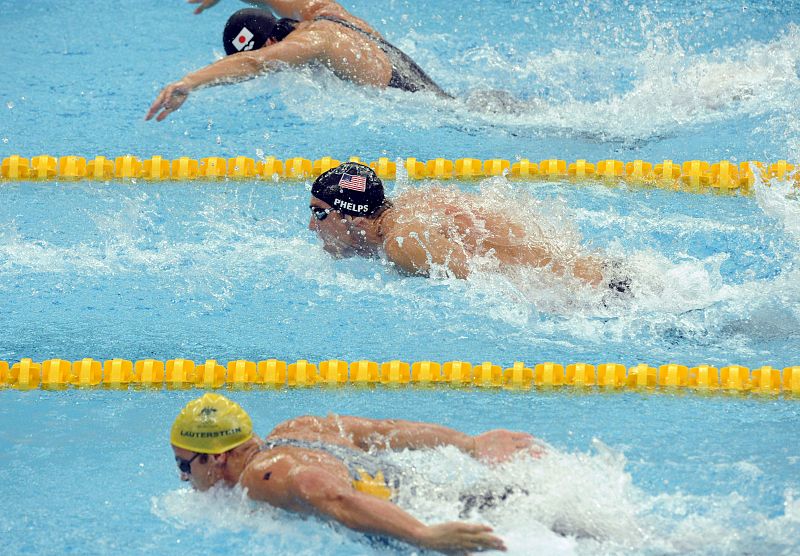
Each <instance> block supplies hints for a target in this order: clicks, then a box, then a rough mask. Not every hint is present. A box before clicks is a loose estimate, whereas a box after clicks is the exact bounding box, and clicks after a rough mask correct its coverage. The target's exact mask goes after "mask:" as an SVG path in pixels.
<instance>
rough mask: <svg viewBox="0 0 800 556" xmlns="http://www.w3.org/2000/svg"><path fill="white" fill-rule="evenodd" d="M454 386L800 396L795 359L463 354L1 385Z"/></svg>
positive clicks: (60, 369) (52, 363)
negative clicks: (722, 363)
mask: <svg viewBox="0 0 800 556" xmlns="http://www.w3.org/2000/svg"><path fill="white" fill-rule="evenodd" d="M376 384H382V385H386V386H403V385H411V386H417V387H419V386H454V387H476V388H505V389H519V390H527V389H530V388H532V387H560V386H572V387H596V388H599V389H601V390H602V389H629V390H636V389H645V390H647V389H650V390H672V389H692V390H698V391H699V390H702V391H716V392H753V393H758V394H781V393H782V394H784V395H786V396H792V395H793V396H800V366H794V367H786V368H785V369H783V371H782V372H781V371H780V370H779V369H774V368H772V367H770V366H763V367H760V368H758V369H755V370H753V371H751V370H750V369H748V368H747V367H742V366H739V365H729V366H726V367H722V368H720V369H718V368H716V367H713V366H711V365H699V366H697V367H692V368H689V367H686V366H684V365H677V364H667V365H661V366H660V367H658V368H656V367H651V366H650V365H647V364H644V363H643V364H639V365H636V366H633V367H629V368H628V367H626V366H625V365H621V364H619V363H603V364H600V365H597V366H595V365H589V364H586V363H574V364H571V365H567V366H566V367H564V366H563V365H561V364H558V363H539V364H537V365H534V366H533V367H528V366H526V365H525V363H523V362H515V363H514V364H513V365H512V366H511V367H509V368H505V369H504V368H503V367H501V366H500V365H495V364H493V363H490V362H484V363H480V364H476V365H472V364H471V363H468V362H465V361H449V362H447V363H443V364H441V363H438V362H435V361H418V362H415V363H407V362H405V361H388V362H385V363H380V364H379V363H377V362H375V361H355V362H352V363H348V362H346V361H339V360H328V361H322V362H320V363H319V364H318V365H315V364H313V363H309V362H308V361H305V360H300V361H297V362H294V363H287V362H286V361H280V360H277V359H267V360H264V361H259V362H255V361H245V360H237V361H229V362H228V364H227V365H225V366H223V365H221V364H219V363H217V361H216V360H213V359H210V360H208V361H206V362H205V363H202V364H197V363H195V362H194V361H191V360H188V359H170V360H169V361H166V362H164V361H158V360H154V359H144V360H141V361H136V362H133V361H128V360H125V359H110V360H107V361H104V362H102V363H101V362H100V361H96V360H94V359H88V358H87V359H82V360H80V361H65V360H63V359H49V360H47V361H43V362H34V361H32V360H31V359H22V360H21V361H19V362H17V363H14V364H13V365H11V366H9V364H8V363H7V362H5V361H0V388H12V389H18V390H31V389H35V388H42V389H46V390H63V389H67V388H105V389H117V390H119V389H127V388H129V387H130V386H133V387H134V388H158V389H160V388H164V387H166V388H167V389H186V388H223V387H225V388H230V389H252V388H284V387H311V386H343V385H362V386H370V385H376Z"/></svg>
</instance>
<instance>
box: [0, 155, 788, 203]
mask: <svg viewBox="0 0 800 556" xmlns="http://www.w3.org/2000/svg"><path fill="white" fill-rule="evenodd" d="M349 160H350V161H354V162H361V160H360V159H359V158H358V157H351V158H350V159H349ZM399 162H400V165H401V167H405V172H406V174H407V175H408V176H409V178H411V179H442V180H446V179H480V178H485V177H490V176H499V175H505V176H507V177H509V178H519V179H527V180H578V181H583V180H592V179H594V180H602V181H606V182H609V181H610V182H620V181H624V182H627V183H629V184H632V185H649V186H656V187H662V188H669V189H680V190H690V191H706V190H710V191H715V192H722V193H737V192H738V193H741V194H748V193H749V192H750V191H751V189H752V186H753V183H754V182H755V176H754V172H758V173H760V174H761V176H762V178H763V179H764V180H765V181H766V180H769V179H781V180H784V179H791V180H794V181H795V183H796V184H800V172H797V171H795V168H796V167H795V165H794V164H790V163H788V162H787V161H785V160H780V161H778V162H775V163H772V164H764V163H762V162H757V161H748V162H742V163H740V164H738V165H737V164H736V163H735V162H731V161H728V160H723V161H720V162H717V163H714V164H711V163H708V162H705V161H702V160H690V161H687V162H683V163H682V164H680V163H676V162H673V161H672V160H664V161H662V162H659V163H657V164H652V163H650V162H645V161H643V160H634V161H632V162H622V161H620V160H601V161H599V162H596V163H594V162H588V161H586V160H577V161H575V162H567V161H566V160H559V159H548V160H540V161H538V162H533V161H530V160H528V159H522V160H518V161H516V162H513V163H512V162H511V161H509V160H503V159H492V160H478V159H476V158H459V159H457V160H455V161H453V160H448V159H444V158H435V159H433V160H427V161H422V160H417V159H416V158H406V159H404V160H399ZM339 163H340V161H339V160H336V159H334V158H331V157H328V156H326V157H323V158H320V159H319V160H314V161H312V160H310V159H307V158H289V159H286V160H279V159H277V158H275V157H266V158H264V159H263V160H255V159H252V158H248V157H244V156H237V157H234V158H228V159H226V158H219V157H208V158H202V159H200V160H195V159H193V158H188V157H182V158H178V159H175V160H168V159H165V158H162V157H160V156H154V157H152V158H150V159H147V160H139V159H138V158H136V157H135V156H130V155H129V156H120V157H117V158H115V159H113V160H112V159H109V158H106V157H104V156H98V157H96V158H94V159H91V160H87V159H86V158H84V157H80V156H62V157H59V158H56V157H53V156H49V155H40V156H34V157H33V158H31V159H27V158H23V157H21V156H18V155H13V156H9V157H7V158H5V159H3V161H2V163H1V164H0V178H3V179H6V180H56V179H59V180H82V179H88V180H111V179H145V180H194V179H203V180H208V179H267V180H274V181H275V180H279V179H282V178H283V179H306V178H313V177H316V176H318V175H319V174H321V173H323V172H325V171H326V170H329V169H330V168H334V167H336V166H338V165H339ZM364 163H367V162H364ZM368 164H369V166H370V167H371V168H372V169H373V170H375V172H376V173H377V174H378V176H379V177H381V178H382V179H390V180H391V179H395V177H396V176H397V164H398V162H395V161H392V160H390V159H388V158H379V159H378V160H376V161H373V162H368ZM798 169H800V168H798Z"/></svg>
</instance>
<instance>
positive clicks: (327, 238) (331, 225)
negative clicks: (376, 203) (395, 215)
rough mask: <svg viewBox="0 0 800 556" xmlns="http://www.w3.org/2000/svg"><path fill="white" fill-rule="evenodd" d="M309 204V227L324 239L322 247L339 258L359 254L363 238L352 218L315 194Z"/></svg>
mask: <svg viewBox="0 0 800 556" xmlns="http://www.w3.org/2000/svg"><path fill="white" fill-rule="evenodd" d="M309 206H310V208H311V217H310V219H309V221H308V229H309V230H311V231H312V232H316V233H317V236H319V238H320V239H321V240H322V243H323V246H322V248H323V249H325V251H326V252H327V253H329V254H331V255H332V256H334V257H336V258H337V259H342V258H347V257H353V256H355V255H357V254H358V251H359V248H360V246H361V242H362V240H361V236H360V235H359V234H358V230H357V229H356V228H355V227H354V226H353V223H352V218H351V217H350V216H347V215H345V214H342V213H341V212H339V211H338V210H334V209H333V207H331V206H330V205H329V204H328V203H326V202H325V201H322V200H320V199H317V198H316V197H313V196H312V197H311V203H310V205H309Z"/></svg>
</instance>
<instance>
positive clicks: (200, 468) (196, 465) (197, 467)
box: [172, 446, 222, 491]
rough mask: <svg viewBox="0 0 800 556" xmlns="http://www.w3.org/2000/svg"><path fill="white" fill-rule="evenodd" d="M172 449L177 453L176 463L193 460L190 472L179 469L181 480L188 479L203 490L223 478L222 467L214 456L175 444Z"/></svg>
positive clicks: (195, 486) (196, 487)
mask: <svg viewBox="0 0 800 556" xmlns="http://www.w3.org/2000/svg"><path fill="white" fill-rule="evenodd" d="M172 451H173V452H174V453H175V463H176V464H178V465H180V463H181V461H183V462H189V461H191V463H190V464H189V472H188V473H185V472H184V471H183V470H180V469H179V473H180V477H181V481H187V482H189V483H191V484H192V487H194V488H195V489H197V490H201V491H202V490H208V489H209V488H211V487H212V486H214V484H216V483H217V482H219V481H221V480H222V468H221V466H219V465H218V464H216V462H215V458H214V456H212V455H209V454H200V455H198V454H197V452H190V451H189V450H184V449H183V448H178V447H177V446H173V447H172ZM195 456H197V457H195ZM184 465H185V464H184ZM184 468H185V467H184Z"/></svg>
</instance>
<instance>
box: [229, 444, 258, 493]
mask: <svg viewBox="0 0 800 556" xmlns="http://www.w3.org/2000/svg"><path fill="white" fill-rule="evenodd" d="M263 445H264V442H263V441H262V440H261V439H260V438H258V437H257V436H255V435H254V436H253V438H252V439H250V440H249V441H248V442H247V443H246V444H245V445H244V446H242V449H240V450H236V452H235V453H233V454H231V456H230V459H229V461H228V465H227V466H226V473H225V478H224V479H225V482H226V483H227V484H229V485H231V486H233V485H235V484H238V483H240V482H241V480H242V475H243V474H244V472H245V470H246V469H247V468H248V466H249V465H250V464H251V463H252V462H253V459H254V458H255V457H256V455H258V453H259V452H261V448H262V447H263Z"/></svg>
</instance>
